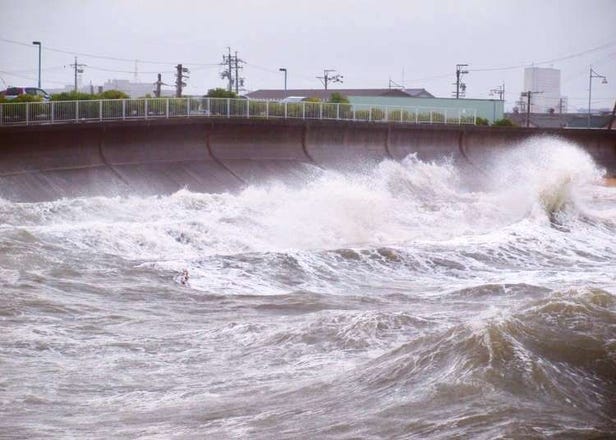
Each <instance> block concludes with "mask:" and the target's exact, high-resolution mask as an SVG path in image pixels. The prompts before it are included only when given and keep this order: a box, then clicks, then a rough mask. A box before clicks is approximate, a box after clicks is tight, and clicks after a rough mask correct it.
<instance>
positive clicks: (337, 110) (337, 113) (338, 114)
mask: <svg viewBox="0 0 616 440" xmlns="http://www.w3.org/2000/svg"><path fill="white" fill-rule="evenodd" d="M336 120H337V121H339V120H340V103H339V102H338V103H337V104H336Z"/></svg>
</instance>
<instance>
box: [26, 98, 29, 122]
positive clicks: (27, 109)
mask: <svg viewBox="0 0 616 440" xmlns="http://www.w3.org/2000/svg"><path fill="white" fill-rule="evenodd" d="M29 122H30V103H29V102H26V125H28V123H29Z"/></svg>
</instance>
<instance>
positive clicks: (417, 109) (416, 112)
mask: <svg viewBox="0 0 616 440" xmlns="http://www.w3.org/2000/svg"><path fill="white" fill-rule="evenodd" d="M418 118H419V107H415V124H417V121H418Z"/></svg>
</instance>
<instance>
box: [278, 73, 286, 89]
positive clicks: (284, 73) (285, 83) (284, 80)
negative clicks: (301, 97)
mask: <svg viewBox="0 0 616 440" xmlns="http://www.w3.org/2000/svg"><path fill="white" fill-rule="evenodd" d="M278 71H279V72H284V91H285V92H286V91H287V68H286V67H281V68H280V69H278Z"/></svg>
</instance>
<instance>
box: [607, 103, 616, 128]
mask: <svg viewBox="0 0 616 440" xmlns="http://www.w3.org/2000/svg"><path fill="white" fill-rule="evenodd" d="M615 118H616V101H614V108H613V109H612V117H611V118H610V125H608V126H607V129H608V130H611V129H612V125H614V119H615Z"/></svg>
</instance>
